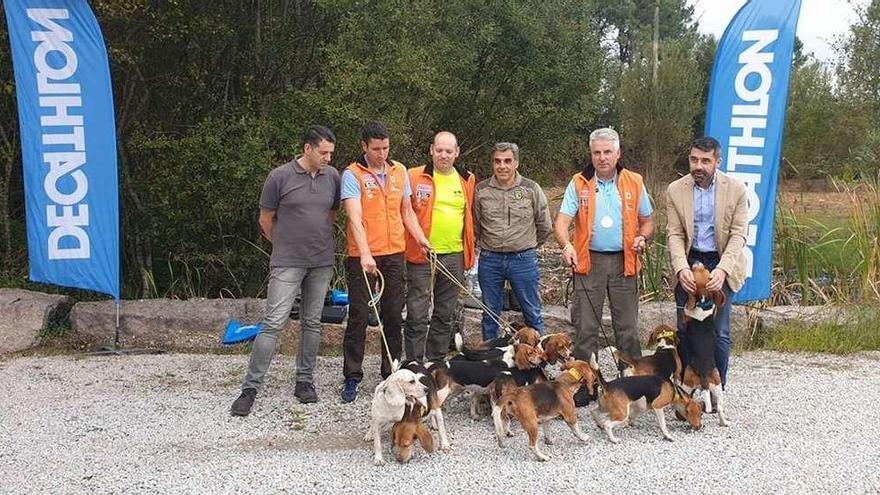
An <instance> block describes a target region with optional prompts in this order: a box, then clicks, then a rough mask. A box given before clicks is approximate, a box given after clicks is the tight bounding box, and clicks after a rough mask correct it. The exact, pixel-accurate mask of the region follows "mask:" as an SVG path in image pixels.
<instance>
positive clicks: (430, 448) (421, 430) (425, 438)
mask: <svg viewBox="0 0 880 495" xmlns="http://www.w3.org/2000/svg"><path fill="white" fill-rule="evenodd" d="M416 436H418V437H419V443H420V444H422V448H423V449H425V452H427V453H429V454H430V453H432V452H434V436H433V435H431V432H430V431H428V429H427V428H425V427H424V426H423V425H419V426H418V428H416Z"/></svg>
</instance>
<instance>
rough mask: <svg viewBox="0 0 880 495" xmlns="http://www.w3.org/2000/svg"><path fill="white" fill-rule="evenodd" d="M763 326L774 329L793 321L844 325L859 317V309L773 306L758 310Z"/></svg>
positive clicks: (809, 323)
mask: <svg viewBox="0 0 880 495" xmlns="http://www.w3.org/2000/svg"><path fill="white" fill-rule="evenodd" d="M758 317H759V318H760V321H761V327H762V329H763V330H765V331H769V330H773V329H775V328H777V327H780V326H782V325H785V324H787V323H789V322H791V321H799V322H801V323H805V324H807V325H820V324H827V323H831V324H835V325H843V324H845V323H848V322H851V321H852V320H853V319H855V318H857V317H858V310H854V309H848V308H844V307H841V306H771V307H768V308H764V309H762V310H760V311H758Z"/></svg>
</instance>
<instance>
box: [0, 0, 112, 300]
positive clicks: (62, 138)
mask: <svg viewBox="0 0 880 495" xmlns="http://www.w3.org/2000/svg"><path fill="white" fill-rule="evenodd" d="M4 8H5V10H6V20H7V22H8V24H9V38H10V42H11V46H12V60H13V65H14V68H15V90H16V95H17V97H18V118H19V125H20V128H21V154H22V165H23V167H24V186H25V202H26V207H27V234H28V255H29V262H30V278H31V279H32V280H34V281H36V282H45V283H50V284H57V285H63V286H67V287H78V288H82V289H89V290H94V291H98V292H103V293H105V294H110V295H112V296H113V297H115V298H116V300H117V301H118V300H119V202H118V193H117V176H116V124H115V120H114V116H113V93H112V90H111V86H110V71H109V67H108V64H107V50H106V49H105V47H104V39H103V37H102V36H101V30H100V28H99V27H98V21H97V20H96V19H95V16H94V14H92V11H91V9H90V8H89V5H88V3H87V2H85V1H81V0H79V1H78V0H55V1H50V0H6V1H5V2H4Z"/></svg>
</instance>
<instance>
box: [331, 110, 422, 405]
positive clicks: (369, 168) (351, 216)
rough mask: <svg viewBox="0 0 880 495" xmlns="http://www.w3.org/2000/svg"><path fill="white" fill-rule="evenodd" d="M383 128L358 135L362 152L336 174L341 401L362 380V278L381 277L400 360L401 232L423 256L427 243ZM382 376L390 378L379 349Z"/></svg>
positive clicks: (388, 328) (385, 323)
mask: <svg viewBox="0 0 880 495" xmlns="http://www.w3.org/2000/svg"><path fill="white" fill-rule="evenodd" d="M388 137H389V135H388V129H386V128H385V126H384V125H382V124H381V123H379V122H370V123H368V124H367V125H365V126H364V128H363V129H362V130H361V148H362V149H363V153H362V154H361V155H360V156H359V157H358V158H357V160H355V161H354V162H353V163H351V164H350V165H349V166H348V167H347V168H346V169H345V171H344V172H343V173H342V186H341V189H342V191H341V194H340V198H341V200H342V205H343V207H344V208H345V213H346V214H347V215H348V236H347V237H348V258H347V259H346V260H345V272H346V277H347V280H348V298H349V300H348V302H349V313H348V324H347V325H346V327H345V337H344V338H343V341H342V348H343V356H344V361H343V370H342V374H343V376H344V377H345V382H344V384H343V389H342V400H343V402H352V401H354V400H355V399H356V398H357V390H358V384H359V383H360V381H361V380H362V379H363V377H364V370H363V361H364V346H365V344H366V335H367V322H368V320H369V315H370V311H373V309H372V308H370V307H369V306H368V304H367V303H368V302H369V300H370V291H369V290H368V287H367V284H366V281H365V279H364V272H366V273H367V274H368V275H369V277H368V278H369V279H370V283H371V285H372V284H374V283H375V274H376V271H377V270H378V271H381V272H382V276H383V277H384V278H385V287H384V292H383V293H382V297H381V299H380V300H379V304H380V308H381V309H380V317H381V319H382V327H383V330H384V335H385V340H386V341H387V342H388V348H389V349H388V350H389V351H390V353H391V358H392V359H400V351H401V331H400V327H401V320H402V318H401V313H402V312H403V295H404V293H405V285H404V284H405V282H406V280H405V276H404V269H405V266H404V251H405V250H406V237H405V232H408V233H409V234H410V235H411V236H412V237H413V239H414V240H415V241H414V242H415V244H416V245H417V246H418V249H420V250H422V251H423V252H427V251H428V250H429V249H430V248H431V243H430V242H429V241H428V239H427V238H426V237H425V234H424V233H423V232H422V228H421V227H419V220H418V218H416V214H415V212H413V209H412V203H411V202H410V199H409V198H410V191H411V189H410V183H409V177H408V175H407V173H406V168H405V167H404V166H403V165H402V164H401V163H399V162H396V161H394V160H389V159H388V150H389V148H390V144H389V139H388ZM380 346H381V350H382V352H381V354H382V369H381V373H382V377H383V378H384V377H387V376H388V375H389V374H390V373H391V363H389V362H388V357H387V353H386V350H385V347H384V344H380Z"/></svg>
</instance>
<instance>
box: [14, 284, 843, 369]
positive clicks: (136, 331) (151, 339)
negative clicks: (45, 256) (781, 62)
mask: <svg viewBox="0 0 880 495" xmlns="http://www.w3.org/2000/svg"><path fill="white" fill-rule="evenodd" d="M23 292H26V291H23ZM42 296H45V295H44V294H42ZM46 297H60V296H46ZM265 304H266V303H265V300H264V299H190V300H187V301H178V300H168V299H149V300H141V301H123V303H122V313H121V316H120V343H121V346H122V347H123V348H132V347H148V348H157V349H163V350H177V351H205V350H220V349H225V347H224V346H222V345H221V343H220V338H221V336H222V334H223V331H224V329H225V327H226V323H227V322H228V321H229V320H230V319H232V318H235V319H238V320H240V321H242V322H246V323H253V322H256V321H259V319H260V318H261V317H262V314H263V309H264V307H265ZM842 311H843V310H839V309H828V308H824V307H776V308H768V309H764V310H760V311H755V312H753V313H754V315H755V318H754V321H755V324H753V325H751V326H750V325H749V324H748V317H747V314H746V308H745V307H743V306H734V307H733V312H732V315H731V333H732V337H733V342H734V344H737V343H743V342H746V341H747V340H748V339H750V337H751V332H750V330H751V329H754V328H760V327H757V326H756V325H762V326H763V328H764V329H767V328H769V329H772V328H773V327H775V326H778V325H779V324H781V323H784V322H786V321H790V320H792V319H797V320H800V321H806V322H814V323H816V322H823V321H841V322H842V321H844V320H843V318H844V315H845V314H846V313H844V312H842ZM4 315H5V312H4ZM481 315H482V313H481V311H480V310H476V309H471V308H466V309H465V311H464V322H463V328H464V336H465V340H466V341H468V342H478V341H480V340H481V332H480V319H481ZM543 315H544V324H545V329H546V331H547V332H560V331H566V332H569V333H573V332H574V325H572V324H571V316H570V312H569V309H568V308H566V307H564V306H546V307H545V308H544V311H543ZM504 316H505V317H506V318H507V319H508V320H510V321H522V315H521V314H519V313H516V312H505V313H504ZM70 322H71V329H72V330H73V331H74V332H75V333H76V334H77V335H78V336H80V337H82V338H84V339H86V340H88V341H91V342H92V343H94V344H96V345H105V346H106V345H110V344H112V343H113V339H114V328H115V322H116V308H115V305H114V303H113V301H105V302H86V303H78V304H76V305H75V306H74V308H73V310H72V311H71V312H70ZM3 323H4V322H0V325H2V324H3ZM660 324H666V325H670V326H674V325H675V304H674V303H672V302H648V303H642V304H640V305H639V336H640V338H641V340H642V342H645V341H646V340H647V336H648V334H649V333H650V332H651V330H653V329H654V328H655V327H656V326H657V325H660ZM40 325H41V326H39V327H37V331H38V330H39V328H42V326H45V323H41V324H40ZM603 325H604V327H605V331H606V333H607V335H608V337H609V338H611V339H613V338H614V334H613V330H612V326H611V314H610V310H609V308H608V307H607V305H606V307H605V313H604V315H603ZM35 332H36V331H35ZM344 333H345V327H344V325H329V324H324V325H322V331H321V349H320V353H321V354H324V355H339V354H341V352H342V340H343V335H344ZM299 334H300V332H299V322H298V321H294V320H291V321H289V322H288V325H287V327H286V328H285V329H284V331H283V332H282V333H281V347H280V350H281V352H283V353H287V354H295V353H296V351H297V348H298V345H299ZM34 335H35V333H34ZM4 340H6V339H4ZM602 341H603V339H602V337H601V334H600V342H602ZM3 343H4V342H0V344H3ZM609 344H610V342H609ZM380 345H381V339H380V337H379V332H378V329H377V328H375V327H370V328H369V329H368V332H367V353H371V354H374V353H378V352H379V350H380V348H381V347H380ZM238 348H240V347H233V348H232V349H238Z"/></svg>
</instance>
